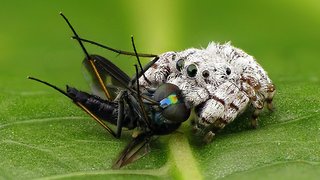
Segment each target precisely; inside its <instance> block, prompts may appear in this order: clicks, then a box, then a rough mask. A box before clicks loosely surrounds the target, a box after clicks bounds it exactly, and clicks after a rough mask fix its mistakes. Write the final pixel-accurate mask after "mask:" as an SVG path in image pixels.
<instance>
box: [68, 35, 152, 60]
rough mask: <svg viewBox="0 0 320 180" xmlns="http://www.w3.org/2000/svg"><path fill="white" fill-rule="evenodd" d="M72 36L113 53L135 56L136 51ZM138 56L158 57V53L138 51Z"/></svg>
mask: <svg viewBox="0 0 320 180" xmlns="http://www.w3.org/2000/svg"><path fill="white" fill-rule="evenodd" d="M72 38H73V39H77V40H80V41H83V42H86V43H90V44H93V45H96V46H99V47H101V48H104V49H107V50H109V51H112V52H115V53H118V54H122V55H127V56H136V53H134V52H129V51H123V50H119V49H114V48H112V47H109V46H106V45H103V44H100V43H97V42H94V41H91V40H88V39H83V38H80V37H76V36H72ZM138 56H139V57H158V55H155V54H146V53H138Z"/></svg>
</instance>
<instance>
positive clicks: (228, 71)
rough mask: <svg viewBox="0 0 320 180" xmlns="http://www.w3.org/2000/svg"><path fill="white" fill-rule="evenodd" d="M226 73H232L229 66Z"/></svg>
mask: <svg viewBox="0 0 320 180" xmlns="http://www.w3.org/2000/svg"><path fill="white" fill-rule="evenodd" d="M226 73H227V75H230V74H231V69H230V68H228V67H227V70H226Z"/></svg>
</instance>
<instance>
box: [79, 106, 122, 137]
mask: <svg viewBox="0 0 320 180" xmlns="http://www.w3.org/2000/svg"><path fill="white" fill-rule="evenodd" d="M75 103H76V104H77V105H78V106H79V107H80V108H81V109H83V110H84V111H85V112H86V113H87V114H89V115H90V116H91V117H92V118H93V119H94V120H95V121H96V122H97V123H99V124H100V125H101V126H102V127H103V128H104V129H106V130H107V131H108V132H109V133H110V134H111V135H112V136H113V137H115V138H119V137H120V136H118V134H116V133H115V132H114V131H113V130H112V129H111V128H110V127H109V126H107V125H106V124H105V123H104V122H103V121H102V120H101V119H99V118H98V117H97V116H95V115H94V114H93V113H92V112H91V111H90V110H89V109H87V108H86V107H85V106H84V105H82V104H81V103H80V102H75Z"/></svg>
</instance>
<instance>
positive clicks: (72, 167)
mask: <svg viewBox="0 0 320 180" xmlns="http://www.w3.org/2000/svg"><path fill="white" fill-rule="evenodd" d="M0 2H1V3H0V23H1V26H0V53H1V56H0V93H1V94H0V151H1V152H0V165H1V167H0V179H2V178H3V179H15V178H39V177H52V176H53V177H56V176H57V175H58V177H60V176H59V175H62V178H65V177H69V176H68V174H70V173H71V175H70V177H72V176H73V175H75V176H76V177H84V178H85V177H87V176H86V172H88V173H90V172H91V173H92V172H99V173H97V174H98V175H97V174H94V175H92V174H91V175H92V176H94V177H97V178H101V177H102V178H105V177H109V176H110V177H115V176H114V174H117V175H118V176H116V177H118V178H126V176H127V175H128V174H131V175H130V176H131V177H137V178H141V176H143V178H152V179H153V178H163V177H183V174H184V173H187V172H185V171H180V170H179V165H173V168H172V169H174V170H170V169H171V168H168V167H172V166H171V165H168V164H170V161H172V160H171V159H174V158H171V155H168V154H169V153H167V152H170V150H171V149H170V147H168V146H167V143H166V140H160V142H158V143H156V144H155V145H154V147H153V149H154V151H153V152H152V153H151V154H150V155H148V156H146V157H145V158H143V159H142V160H141V161H140V162H137V164H134V165H132V166H130V167H129V168H128V169H127V170H121V171H116V172H114V171H112V170H108V169H110V165H111V164H112V162H113V159H114V158H115V157H116V155H117V153H118V152H119V151H120V150H121V149H122V147H123V146H124V145H125V144H126V142H127V141H128V137H127V138H126V137H125V138H124V139H122V140H120V141H117V140H113V139H112V138H111V137H106V135H105V134H106V133H105V132H104V131H103V130H101V128H99V126H98V125H96V124H94V123H93V122H92V121H89V120H87V119H90V118H89V117H87V116H86V115H85V114H84V113H83V112H81V111H80V110H79V109H78V108H76V107H74V105H72V103H71V102H69V101H68V100H67V99H66V98H64V97H62V96H61V95H60V94H58V93H56V92H53V91H52V90H51V89H48V88H47V87H45V86H43V85H40V84H37V83H35V82H31V81H28V80H27V79H26V77H27V76H28V75H32V76H35V77H38V78H41V79H44V80H46V81H48V82H52V83H53V84H56V85H57V86H59V87H64V85H65V84H69V85H72V86H75V87H78V88H80V89H88V87H87V82H86V81H85V80H84V77H83V74H82V70H81V61H82V59H83V57H84V54H83V52H82V51H81V49H80V47H79V45H78V44H77V43H76V42H75V41H74V40H71V38H70V37H71V35H72V33H71V31H70V29H69V28H68V27H67V25H66V23H65V22H64V21H63V19H62V18H61V17H60V16H59V12H60V11H62V12H63V13H64V14H65V15H66V16H67V17H68V18H69V20H70V21H71V23H72V24H73V25H74V27H75V29H76V30H77V31H78V33H79V34H80V36H82V37H84V38H88V39H91V40H95V41H97V42H101V43H103V44H106V45H109V46H112V47H114V48H118V49H123V50H128V51H131V50H132V47H131V43H130V36H131V35H134V37H135V42H136V46H137V48H138V51H139V52H145V53H153V54H160V53H163V52H166V51H179V50H183V49H186V48H190V47H196V48H200V47H206V46H207V44H208V43H209V42H211V41H215V42H221V43H224V42H228V41H231V42H232V44H233V45H234V46H236V47H239V48H241V49H243V50H245V51H246V52H248V53H249V54H250V55H253V56H254V57H255V58H256V59H257V60H258V62H259V63H260V64H261V65H262V66H263V67H264V68H265V69H266V70H267V71H268V73H269V75H270V77H271V79H272V80H273V81H274V83H275V84H276V87H277V90H278V92H277V95H276V98H275V104H276V107H277V110H276V112H274V113H273V114H272V115H269V114H268V113H264V114H263V115H262V117H261V123H260V124H261V129H258V130H256V131H249V130H244V129H243V128H241V127H242V126H241V125H237V124H236V125H234V126H233V128H232V127H231V128H230V130H229V131H228V130H227V132H229V133H226V134H224V135H222V136H220V137H218V139H217V141H216V142H213V143H212V144H210V145H208V146H204V147H198V146H193V145H192V143H191V149H192V152H193V155H191V156H194V158H195V159H197V160H198V162H197V163H198V165H197V166H199V168H198V169H199V170H198V171H199V172H200V174H201V176H202V177H204V178H208V179H211V178H213V179H216V178H223V177H227V178H228V177H230V178H232V177H235V178H246V177H251V178H256V177H264V178H268V177H269V176H265V175H266V174H269V175H270V174H271V175H272V174H274V177H287V178H288V177H291V176H293V177H300V176H299V175H301V176H302V177H305V176H304V175H306V176H307V177H309V178H315V177H319V176H318V175H319V172H320V168H319V161H320V157H319V156H320V155H319V145H318V143H319V140H320V126H319V120H320V119H319V115H318V114H319V113H318V112H319V102H320V101H319V95H320V93H319V87H320V86H319V78H320V70H319V66H320V62H319V57H320V45H319V42H320V33H319V32H320V2H319V1H317V0H305V1H298V0H280V1H277V0H272V1H254V0H244V1H201V0H199V1H191V0H187V1H183V0H163V1H160V0H156V1H148V0H136V1H125V0H120V1H102V0H101V1H98V0H93V1H75V0H73V1H71V0H70V1H62V0H56V1H40V0H33V1H8V0H1V1H0ZM86 47H87V48H88V50H89V52H91V53H96V54H101V55H103V56H105V57H108V58H109V59H111V60H113V62H114V63H115V64H117V65H118V66H119V67H121V68H122V69H123V70H125V71H126V72H128V74H130V75H133V72H134V69H133V64H134V63H135V58H132V57H131V58H130V57H124V56H117V55H116V54H114V53H110V52H107V51H105V50H103V49H101V48H98V47H94V46H91V45H87V46H86ZM147 62H148V59H144V61H143V63H144V64H146V63H147ZM69 119H71V120H69ZM83 119H86V120H83ZM286 122H288V123H287V124H290V125H294V127H291V126H290V127H287V126H286V125H283V124H282V123H286ZM291 122H292V123H291ZM277 125H279V126H277ZM186 126H188V125H186ZM238 127H240V130H239V128H238ZM279 127H280V129H277V128H279ZM281 127H282V128H283V129H281ZM290 128H291V129H290ZM232 129H238V130H232ZM274 129H277V131H275V130H274ZM239 133H240V135H239ZM246 133H248V134H246ZM234 134H235V135H234ZM260 135H261V137H260ZM278 135H279V136H278ZM248 136H250V137H251V138H253V139H254V138H255V137H260V139H259V138H258V139H256V141H257V142H259V141H264V140H265V139H264V138H267V137H273V138H274V139H273V140H271V143H278V141H279V142H282V140H283V141H285V140H287V139H291V138H296V139H298V140H299V142H300V144H299V143H298V144H295V143H294V142H295V141H294V139H293V140H292V142H293V144H290V143H289V144H287V146H285V147H283V148H280V149H277V148H276V149H274V147H273V146H268V145H265V146H263V148H261V146H260V147H259V146H258V147H252V148H253V149H250V150H252V151H254V152H256V151H255V148H256V149H258V150H259V152H260V151H261V152H260V153H261V157H264V158H262V159H259V157H258V155H257V154H256V155H257V157H254V158H252V157H251V158H250V156H249V155H250V153H249V154H247V155H248V156H246V157H244V156H243V155H244V154H245V152H246V153H248V151H250V150H248V151H246V149H245V148H246V147H245V146H240V145H235V146H232V145H230V144H232V142H239V144H241V143H240V142H242V141H241V140H243V141H244V142H247V141H249V142H250V139H248ZM293 136H295V137H293ZM188 138H189V139H190V137H188ZM191 138H192V137H191ZM238 138H239V139H238ZM261 138H262V139H261ZM277 138H278V139H277ZM300 138H301V139H300ZM277 140H278V141H277ZM169 141H170V140H169ZM228 143H230V144H229V145H230V146H227V145H226V144H228ZM219 147H220V149H219ZM223 147H225V149H224V148H223ZM292 147H295V148H294V150H292V149H291V148H292ZM236 148H240V149H241V148H242V150H243V151H242V153H241V154H240V153H239V154H236V150H235V149H236ZM270 149H273V150H270ZM276 150H279V153H278V154H277V152H276ZM270 151H272V152H273V151H275V152H273V153H272V154H270ZM227 152H229V153H231V154H233V155H239V156H242V158H240V159H241V161H239V162H238V161H232V160H229V161H228V160H226V159H223V158H222V157H223V156H224V154H228V153H227ZM286 152H287V154H286ZM219 153H221V154H219ZM288 153H289V155H288ZM290 153H291V154H290ZM204 154H205V156H204ZM258 154H259V153H258ZM219 155H220V156H219ZM282 155H283V156H282ZM270 156H271V157H273V158H269V159H268V157H270ZM111 157H112V158H111ZM288 157H290V158H289V160H292V161H294V162H307V163H306V164H307V165H305V164H304V165H302V166H299V165H297V166H296V165H295V164H294V165H292V164H291V165H288V166H287V165H286V164H285V165H284V166H281V165H280V166H281V167H280V168H274V167H271V168H270V169H267V170H264V169H263V168H262V169H258V170H255V167H266V166H267V165H270V164H272V163H274V162H286V161H285V160H288V159H286V158H288ZM219 158H222V160H221V159H219ZM208 159H211V160H212V161H211V160H210V161H208ZM289 160H288V161H289ZM168 162H169V163H168ZM235 162H236V163H235ZM280 164H281V163H280ZM309 165H310V166H309ZM141 169H148V170H141ZM279 169H280V170H279ZM301 169H302V170H301ZM297 170H301V171H302V172H301V173H300V171H297ZM76 172H77V173H76ZM240 172H241V173H240ZM243 172H244V173H243ZM246 172H249V173H248V174H246ZM250 172H251V173H250ZM294 172H295V173H296V174H295V173H294ZM72 173H75V174H72ZM237 173H240V175H239V176H237ZM119 174H120V175H119ZM132 174H133V175H132ZM63 175H66V176H63ZM100 175H101V176H100ZM309 175H310V176H309Z"/></svg>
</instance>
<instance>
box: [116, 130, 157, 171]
mask: <svg viewBox="0 0 320 180" xmlns="http://www.w3.org/2000/svg"><path fill="white" fill-rule="evenodd" d="M151 137H152V135H151V134H149V133H141V134H139V135H138V136H137V137H135V138H133V139H132V141H131V142H130V143H129V144H128V145H127V146H126V147H125V148H124V150H123V151H122V152H121V154H120V156H119V158H118V159H117V161H116V162H115V163H114V164H113V166H112V168H113V169H119V168H121V167H123V166H125V165H127V164H130V163H132V162H134V161H136V160H138V159H139V158H141V157H143V156H144V155H146V154H147V153H149V152H150V147H149V143H150V141H151Z"/></svg>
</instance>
